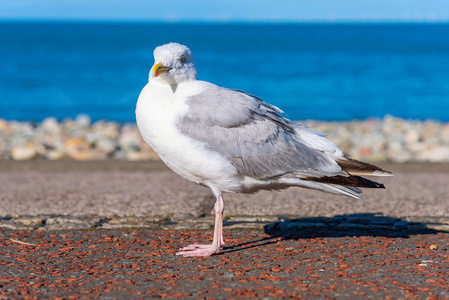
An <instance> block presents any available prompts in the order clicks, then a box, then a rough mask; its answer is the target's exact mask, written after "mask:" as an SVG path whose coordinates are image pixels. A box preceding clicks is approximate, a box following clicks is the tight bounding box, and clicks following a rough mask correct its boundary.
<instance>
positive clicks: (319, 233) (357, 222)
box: [222, 213, 439, 253]
mask: <svg viewBox="0 0 449 300" xmlns="http://www.w3.org/2000/svg"><path fill="white" fill-rule="evenodd" d="M239 223H246V222H244V221H238V222H232V221H228V222H226V223H225V226H226V225H232V224H239ZM258 223H265V225H264V227H263V229H264V232H265V233H266V234H268V235H269V236H268V237H264V238H262V239H257V240H254V241H250V242H245V243H241V244H237V245H233V246H229V247H224V248H223V251H222V253H230V252H236V251H242V250H246V249H250V248H255V247H260V246H264V245H268V244H275V243H277V242H278V241H279V240H300V239H311V238H319V237H320V238H324V237H333V238H339V237H346V236H355V237H361V236H371V237H388V238H408V237H410V236H413V235H417V234H436V233H438V232H439V231H438V230H435V229H432V228H429V225H430V224H439V223H438V222H437V220H436V221H435V222H432V220H431V219H429V220H426V223H422V222H415V221H408V220H405V219H401V218H394V217H388V216H384V215H382V214H379V213H358V214H346V215H338V216H334V217H301V218H292V219H289V218H284V219H283V220H281V221H279V222H258ZM279 238H281V239H279Z"/></svg>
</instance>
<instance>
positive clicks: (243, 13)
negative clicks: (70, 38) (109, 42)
mask: <svg viewBox="0 0 449 300" xmlns="http://www.w3.org/2000/svg"><path fill="white" fill-rule="evenodd" d="M0 19H3V20H85V21H87V20H96V21H110V20H115V21H170V22H178V21H212V22H217V21H218V22H235V21H237V22H239V21H249V22H260V21H266V22H317V21H318V22H319V21H326V22H338V21H368V22H379V21H380V22H382V21H399V22H448V21H449V1H448V0H257V1H254V0H215V1H214V0H191V1H189V0H158V1H153V0H126V1H123V0H1V1H0Z"/></svg>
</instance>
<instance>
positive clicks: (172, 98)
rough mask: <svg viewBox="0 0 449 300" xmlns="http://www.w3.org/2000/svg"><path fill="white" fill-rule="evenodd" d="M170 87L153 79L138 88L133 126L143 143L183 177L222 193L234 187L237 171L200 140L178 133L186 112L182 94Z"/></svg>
mask: <svg viewBox="0 0 449 300" xmlns="http://www.w3.org/2000/svg"><path fill="white" fill-rule="evenodd" d="M177 94H182V93H174V92H173V91H172V89H171V88H170V86H168V85H164V84H158V83H154V82H150V83H148V84H147V85H146V86H145V88H144V89H143V90H142V92H141V93H140V96H139V100H138V102H137V108H136V119H137V126H138V128H139V130H140V133H141V134H142V137H143V139H144V140H145V142H146V143H147V144H148V145H149V146H150V147H151V148H152V149H153V150H154V151H156V153H157V154H158V155H159V157H160V158H161V159H162V160H163V161H164V162H165V164H167V166H168V167H169V168H171V169H172V170H173V171H175V172H176V173H178V174H179V175H181V176H183V177H184V178H186V179H188V180H190V181H193V182H196V183H200V184H203V185H206V186H209V187H211V188H212V190H215V192H217V191H222V192H233V191H237V190H238V187H237V185H238V182H237V181H236V179H237V178H235V177H236V175H237V170H236V169H235V167H234V166H232V164H231V163H230V162H229V161H228V160H227V159H226V158H224V157H223V156H221V155H220V154H218V153H216V152H213V151H210V150H208V148H207V145H205V144H204V143H202V142H199V141H196V140H193V139H191V138H189V137H187V136H185V135H183V134H181V133H180V132H179V131H178V130H177V128H176V121H177V119H178V118H179V117H180V116H182V115H184V114H185V113H187V111H188V106H187V105H186V104H185V97H180V96H178V95H177Z"/></svg>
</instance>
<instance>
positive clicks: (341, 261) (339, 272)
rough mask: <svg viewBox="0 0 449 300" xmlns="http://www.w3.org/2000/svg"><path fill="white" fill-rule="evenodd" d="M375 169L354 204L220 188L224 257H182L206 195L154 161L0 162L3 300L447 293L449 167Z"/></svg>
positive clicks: (195, 238)
mask: <svg viewBox="0 0 449 300" xmlns="http://www.w3.org/2000/svg"><path fill="white" fill-rule="evenodd" d="M384 167H385V168H387V169H391V170H392V171H393V172H394V173H395V174H396V177H394V178H393V179H389V180H388V183H387V188H388V189H387V190H384V191H367V193H365V194H366V199H365V200H364V201H354V200H352V199H348V198H343V197H334V196H332V195H330V196H329V195H325V194H322V193H315V192H313V191H304V190H301V189H290V190H287V191H284V192H282V193H268V192H267V193H259V194H256V195H253V196H240V195H233V196H228V197H227V198H225V201H226V199H227V211H226V213H227V215H228V216H227V219H226V223H225V225H226V226H225V229H224V234H225V242H226V247H225V249H224V250H223V252H222V254H220V255H216V256H213V257H208V258H183V257H177V256H175V255H174V253H175V251H176V250H177V249H178V248H179V247H181V246H185V245H187V244H191V243H195V242H203V243H204V242H208V241H210V238H211V236H212V230H211V225H212V224H213V222H212V216H210V215H208V212H209V211H210V208H211V205H212V203H213V198H211V197H210V195H209V191H208V190H207V189H204V188H201V187H197V186H196V185H194V184H191V183H188V182H185V181H183V180H182V179H179V178H178V177H177V176H176V175H173V174H171V173H170V172H168V171H166V169H165V168H164V167H163V166H162V165H161V164H160V163H158V162H147V163H142V162H140V163H137V164H135V163H124V162H101V163H98V162H89V163H83V164H78V163H73V162H70V161H65V162H45V163H44V162H42V161H31V162H23V163H17V162H0V182H1V183H2V186H1V189H0V299H2V298H5V299H41V298H43V299H46V298H53V299H92V298H100V299H116V298H121V299H129V298H131V299H138V298H145V299H148V298H150V299H153V298H182V299H243V298H258V299H260V298H268V299H270V298H300V297H302V298H305V299H311V298H312V299H334V298H336V299H365V298H373V299H398V298H401V299H415V298H416V299H449V282H448V281H449V231H448V226H449V218H448V217H449V213H448V212H449V201H448V200H447V199H448V196H447V192H448V190H447V182H449V166H448V165H447V164H446V165H444V164H443V165H441V164H438V165H426V164H407V165H387V166H384ZM179 199H183V201H181V202H180V201H178V200H179ZM232 214H235V215H234V216H230V215H232ZM24 215H28V216H24ZM254 215H258V216H254ZM295 216H296V217H295ZM254 228H258V229H254Z"/></svg>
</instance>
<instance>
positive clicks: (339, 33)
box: [0, 22, 449, 122]
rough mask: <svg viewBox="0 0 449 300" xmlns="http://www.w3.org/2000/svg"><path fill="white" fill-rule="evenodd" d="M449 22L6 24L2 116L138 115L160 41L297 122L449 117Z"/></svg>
mask: <svg viewBox="0 0 449 300" xmlns="http://www.w3.org/2000/svg"><path fill="white" fill-rule="evenodd" d="M448 37H449V24H171V23H168V24H165V23H161V24H153V23H68V22H65V23H64V22H61V23H39V22H37V23H23V22H22V23H20V22H15V23H14V22H12V23H8V22H2V23H0V118H3V119H7V120H21V121H25V120H31V121H41V120H42V119H44V118H46V117H48V116H53V117H56V118H58V119H60V120H62V119H65V118H73V117H75V116H77V115H78V114H87V115H89V116H91V118H92V119H93V120H100V119H107V120H114V121H118V122H134V121H135V117H134V109H135V104H136V100H137V98H138V96H139V93H140V90H141V89H142V88H143V86H144V85H145V84H146V82H147V79H148V72H149V70H150V68H151V66H152V64H153V50H154V48H155V47H156V46H158V45H161V44H164V43H168V42H172V41H176V42H179V43H183V44H185V45H187V46H188V47H189V48H190V49H191V50H192V52H193V54H194V56H195V60H196V64H197V68H198V76H199V79H201V80H206V81H210V82H213V83H215V84H217V85H220V86H224V87H228V88H234V89H241V90H244V91H246V92H248V93H251V94H254V95H257V96H259V97H260V98H262V99H264V100H265V101H267V102H269V103H272V104H274V105H276V106H278V107H280V108H281V109H282V110H284V111H285V112H286V113H287V115H288V117H289V118H290V119H293V120H300V119H301V120H304V119H316V120H328V121H333V120H338V121H343V120H353V119H367V118H371V117H379V118H382V117H384V116H385V115H387V114H389V115H394V116H397V117H402V118H406V119H420V120H425V119H437V120H441V121H445V122H447V121H449V38H448Z"/></svg>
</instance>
